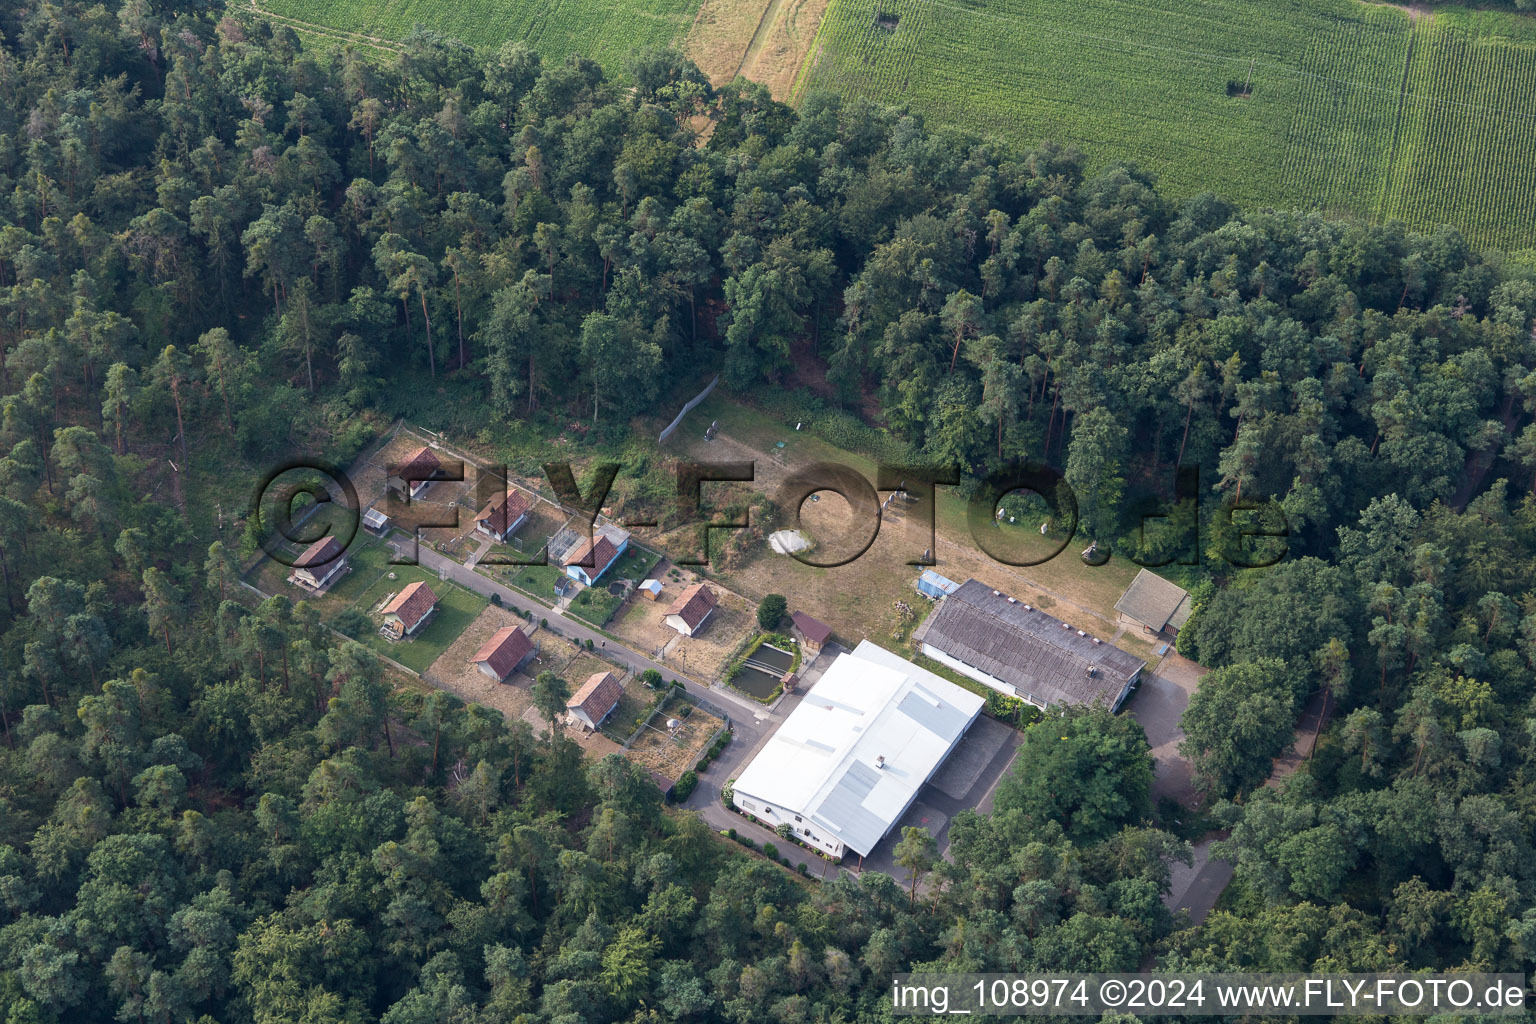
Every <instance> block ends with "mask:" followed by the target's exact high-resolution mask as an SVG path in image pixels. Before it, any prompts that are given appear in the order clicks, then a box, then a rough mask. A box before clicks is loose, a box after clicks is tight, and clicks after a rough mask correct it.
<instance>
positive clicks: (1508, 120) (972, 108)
mask: <svg viewBox="0 0 1536 1024" xmlns="http://www.w3.org/2000/svg"><path fill="white" fill-rule="evenodd" d="M1229 6H1230V7H1231V8H1232V10H1231V14H1232V17H1222V16H1221V14H1222V9H1223V8H1225V7H1229ZM1164 7H1166V5H1160V4H1157V3H1153V2H1149V0H1087V2H1086V3H1071V4H1069V3H1067V2H1066V0H988V3H987V4H986V6H985V7H984V8H978V7H971V6H968V5H966V4H963V3H957V2H954V0H832V3H831V5H830V6H829V8H828V10H827V13H826V15H825V17H824V18H823V21H822V24H821V30H820V32H819V34H818V37H817V40H816V42H815V44H814V45H813V46H812V48H811V52H810V54H809V55H808V57H807V59H806V61H805V62H804V64H803V65H802V68H801V71H800V75H799V78H798V79H797V81H796V83H795V87H794V95H795V96H797V97H798V96H803V95H805V94H806V92H807V91H808V90H809V89H812V88H828V89H831V90H833V91H837V92H840V93H842V94H844V95H846V96H851V97H858V98H865V99H870V100H873V101H875V102H885V103H893V102H894V103H906V104H910V105H911V107H912V108H913V109H914V110H915V111H918V112H921V113H923V114H925V115H927V116H928V117H929V118H930V119H932V120H934V121H935V122H944V123H947V124H953V125H955V126H956V127H960V128H963V129H968V130H973V131H977V132H979V133H982V134H993V135H997V136H1001V137H1003V138H1005V139H1008V140H1010V141H1013V142H1015V143H1018V144H1023V145H1034V144H1038V143H1040V142H1043V141H1047V140H1053V141H1057V142H1060V143H1063V144H1067V145H1072V146H1075V147H1077V148H1079V149H1081V150H1082V151H1083V152H1085V153H1086V154H1087V155H1088V158H1089V160H1090V164H1091V165H1092V167H1104V166H1107V165H1110V164H1113V163H1116V162H1126V161H1131V162H1135V163H1136V164H1137V165H1139V166H1140V167H1142V168H1144V169H1145V170H1147V171H1150V172H1152V173H1154V174H1155V175H1157V176H1158V178H1159V179H1160V182H1161V183H1162V185H1163V186H1164V188H1165V189H1166V190H1167V191H1168V192H1170V193H1171V194H1175V195H1194V194H1196V193H1198V192H1202V191H1207V190H1210V191H1214V192H1216V193H1217V194H1219V195H1222V196H1223V197H1224V198H1227V199H1228V200H1231V201H1234V202H1237V203H1239V204H1245V203H1246V204H1258V205H1266V206H1277V207H1298V208H1303V209H1307V208H1316V209H1320V210H1322V211H1324V212H1325V213H1328V214H1330V215H1353V216H1357V217H1361V218H1368V219H1382V220H1385V219H1393V218H1395V219H1401V220H1403V221H1404V222H1405V223H1407V224H1408V225H1409V226H1410V227H1411V228H1414V229H1417V230H1432V229H1434V228H1436V227H1438V226H1439V225H1441V224H1447V223H1448V224H1451V225H1453V226H1455V227H1456V228H1458V229H1459V230H1461V231H1462V233H1463V235H1464V236H1466V237H1467V238H1468V240H1469V241H1470V242H1471V243H1473V244H1475V245H1499V246H1504V247H1506V248H1510V249H1520V248H1526V247H1529V246H1531V245H1532V244H1533V243H1536V208H1533V204H1532V203H1531V202H1530V201H1529V200H1528V198H1527V197H1528V196H1529V195H1531V194H1532V193H1536V91H1533V90H1531V89H1530V88H1529V85H1528V81H1527V79H1528V78H1529V75H1530V73H1531V69H1532V68H1536V19H1531V18H1528V17H1523V16H1520V15H1517V14H1514V13H1505V12H1490V11H1480V10H1479V11H1473V10H1470V9H1463V8H1456V7H1444V8H1437V9H1436V10H1435V11H1434V12H1432V13H1431V12H1428V11H1427V9H1421V8H1417V7H1404V6H1401V5H1396V4H1378V3H1366V2H1362V0H1281V2H1280V3H1278V4H1277V5H1273V6H1271V7H1268V8H1261V9H1253V8H1249V7H1242V8H1238V7H1237V5H1234V4H1228V3H1226V2H1225V0H1211V2H1209V3H1205V4H1202V5H1199V6H1198V7H1190V8H1185V7H1180V8H1177V9H1163V8H1164ZM1000 29H1002V31H1000ZM1453 52H1454V54H1458V55H1459V57H1458V56H1453ZM1250 69H1251V71H1252V76H1251V89H1248V88H1238V89H1233V88H1232V85H1231V83H1233V82H1237V83H1240V84H1242V85H1246V83H1248V82H1249V81H1250V78H1249V71H1250ZM1388 104H1390V106H1388Z"/></svg>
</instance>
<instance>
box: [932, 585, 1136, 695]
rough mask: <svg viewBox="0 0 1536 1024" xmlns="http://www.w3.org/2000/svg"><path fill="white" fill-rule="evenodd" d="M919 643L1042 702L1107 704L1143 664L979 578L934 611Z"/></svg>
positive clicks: (963, 586) (952, 595)
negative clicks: (925, 644) (996, 589)
mask: <svg viewBox="0 0 1536 1024" xmlns="http://www.w3.org/2000/svg"><path fill="white" fill-rule="evenodd" d="M919 639H920V640H921V642H923V643H927V644H931V645H933V646H934V647H935V648H937V649H938V650H940V651H943V652H944V653H945V654H947V655H949V656H950V657H952V658H956V659H958V660H959V661H962V662H964V663H965V664H967V665H970V666H972V667H974V668H977V669H980V670H981V671H982V672H985V673H986V674H987V675H990V676H992V677H994V678H996V679H1001V680H1002V681H1003V682H1005V683H1008V684H1010V685H1012V686H1015V687H1017V688H1018V689H1020V690H1022V691H1024V692H1026V693H1029V694H1032V695H1033V696H1034V697H1035V698H1037V699H1039V700H1043V701H1045V702H1046V703H1048V704H1092V703H1095V702H1100V701H1102V702H1103V703H1105V704H1106V705H1108V704H1111V703H1113V702H1114V700H1115V698H1117V697H1118V696H1119V695H1120V691H1121V690H1122V689H1124V687H1125V684H1126V683H1127V682H1128V681H1129V680H1130V678H1131V677H1132V676H1134V675H1135V674H1136V673H1137V672H1139V671H1140V670H1141V669H1142V667H1143V666H1145V665H1146V662H1145V661H1143V660H1141V659H1140V658H1138V657H1136V656H1135V655H1133V654H1130V653H1128V652H1126V651H1122V650H1121V649H1120V648H1118V647H1116V646H1115V645H1113V644H1111V643H1109V642H1108V641H1105V640H1102V639H1100V640H1099V641H1098V642H1097V643H1095V642H1094V638H1093V637H1092V636H1089V635H1087V634H1086V633H1080V632H1079V631H1078V630H1077V629H1074V628H1072V627H1071V626H1070V625H1069V624H1068V623H1065V622H1063V621H1061V620H1060V619H1058V618H1056V617H1055V616H1054V615H1047V614H1046V613H1045V612H1042V611H1040V610H1039V609H1038V608H1031V607H1030V606H1029V605H1027V604H1024V603H1023V602H1021V601H1017V600H1014V599H1012V598H1010V597H1009V596H1008V595H1007V594H1002V593H999V592H998V591H995V590H992V589H991V588H990V587H988V586H987V585H986V584H984V583H982V582H980V581H979V580H966V581H965V583H963V584H961V586H960V589H959V590H957V591H955V592H954V593H953V594H951V595H950V596H949V599H948V600H947V601H945V602H944V603H943V604H941V605H940V606H939V607H938V608H936V609H935V610H934V613H933V615H932V617H930V618H929V619H928V621H927V622H925V623H923V626H922V628H921V629H920V630H919ZM1090 669H1092V670H1093V671H1092V672H1090V671H1089V670H1090Z"/></svg>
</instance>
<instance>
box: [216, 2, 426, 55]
mask: <svg viewBox="0 0 1536 1024" xmlns="http://www.w3.org/2000/svg"><path fill="white" fill-rule="evenodd" d="M236 6H237V7H238V8H239V9H241V10H246V11H250V12H251V13H252V14H257V15H260V16H261V17H263V18H266V19H267V20H268V21H273V22H276V23H278V24H279V25H287V26H288V27H289V28H293V29H298V30H299V31H302V32H309V33H311V34H313V35H317V36H324V37H325V38H327V39H333V40H335V41H336V42H339V43H355V44H358V45H362V46H371V47H373V48H374V49H378V50H389V51H391V52H392V53H399V52H400V51H401V50H402V47H401V46H400V44H399V43H398V42H396V41H395V40H393V39H385V38H384V37H383V36H370V35H367V34H365V33H362V32H348V31H347V30H346V29H340V28H335V27H333V26H331V25H321V24H319V23H318V22H313V21H304V20H302V19H300V18H290V17H289V16H288V15H286V14H278V13H277V12H275V11H269V10H267V9H266V8H264V7H261V6H258V5H257V4H254V3H241V4H238V5H236Z"/></svg>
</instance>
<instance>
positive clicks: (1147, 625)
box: [1115, 569, 1190, 636]
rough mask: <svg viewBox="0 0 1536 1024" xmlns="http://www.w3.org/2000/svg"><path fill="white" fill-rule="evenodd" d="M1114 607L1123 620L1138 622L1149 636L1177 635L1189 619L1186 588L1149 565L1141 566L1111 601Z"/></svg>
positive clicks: (1137, 624)
mask: <svg viewBox="0 0 1536 1024" xmlns="http://www.w3.org/2000/svg"><path fill="white" fill-rule="evenodd" d="M1115 611H1117V612H1119V613H1120V618H1121V619H1122V620H1123V621H1124V622H1128V623H1130V624H1132V625H1136V626H1140V627H1141V628H1142V629H1145V630H1146V631H1147V632H1149V633H1151V634H1152V635H1153V636H1157V635H1158V634H1161V633H1167V634H1168V635H1169V636H1178V635H1179V630H1181V629H1183V628H1184V623H1186V622H1188V621H1189V612H1190V607H1189V592H1188V591H1186V590H1185V589H1184V588H1183V587H1180V586H1176V585H1174V584H1172V583H1169V582H1168V581H1167V580H1165V579H1163V578H1162V577H1161V576H1159V575H1158V574H1157V573H1155V572H1152V571H1151V570H1150V569H1143V570H1141V572H1139V573H1137V574H1136V578H1135V579H1134V580H1132V581H1131V585H1130V586H1129V587H1127V588H1126V589H1125V593H1123V594H1121V595H1120V600H1118V601H1116V602H1115Z"/></svg>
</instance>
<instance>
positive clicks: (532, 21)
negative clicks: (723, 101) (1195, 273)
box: [250, 0, 699, 71]
mask: <svg viewBox="0 0 1536 1024" xmlns="http://www.w3.org/2000/svg"><path fill="white" fill-rule="evenodd" d="M250 6H252V7H254V8H255V9H256V10H258V11H261V12H263V13H267V14H271V15H274V16H275V17H277V18H278V19H279V20H281V21H284V22H286V23H288V24H290V25H292V26H293V27H294V28H296V29H298V30H299V31H300V32H301V33H304V34H307V35H310V36H312V37H313V38H315V39H316V40H317V41H319V42H321V43H336V42H344V41H354V42H359V43H364V44H365V45H366V43H367V41H368V40H369V39H376V40H384V41H389V40H398V39H402V38H404V37H405V36H406V35H407V34H408V33H409V32H410V31H411V29H412V28H413V27H414V26H416V25H418V24H419V25H422V26H424V27H426V28H430V29H434V30H436V31H438V32H441V33H443V34H444V35H447V36H451V37H453V38H456V39H462V40H463V41H465V42H466V43H472V44H475V45H477V46H498V45H500V44H501V43H503V42H505V41H506V40H508V39H523V40H526V41H527V42H528V45H530V46H531V47H533V48H534V49H535V50H537V51H538V52H539V54H540V55H541V56H543V57H544V58H545V59H547V60H563V59H564V58H566V57H567V56H570V55H571V54H580V55H581V56H584V57H591V58H592V59H593V60H596V61H598V62H600V63H602V64H603V65H604V66H605V67H607V68H610V69H612V70H614V71H620V70H622V69H623V67H624V64H625V59H626V57H627V56H628V55H629V54H630V53H633V52H634V51H635V50H637V49H640V48H643V47H648V46H665V45H668V44H669V43H681V41H682V38H683V36H684V35H686V34H687V32H688V26H689V25H691V24H692V23H693V16H694V14H695V13H696V12H697V11H698V9H699V0H466V2H463V3H442V2H440V0H257V2H256V3H254V4H251V5H250ZM306 27H308V28H310V31H309V32H306V31H305V30H306Z"/></svg>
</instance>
